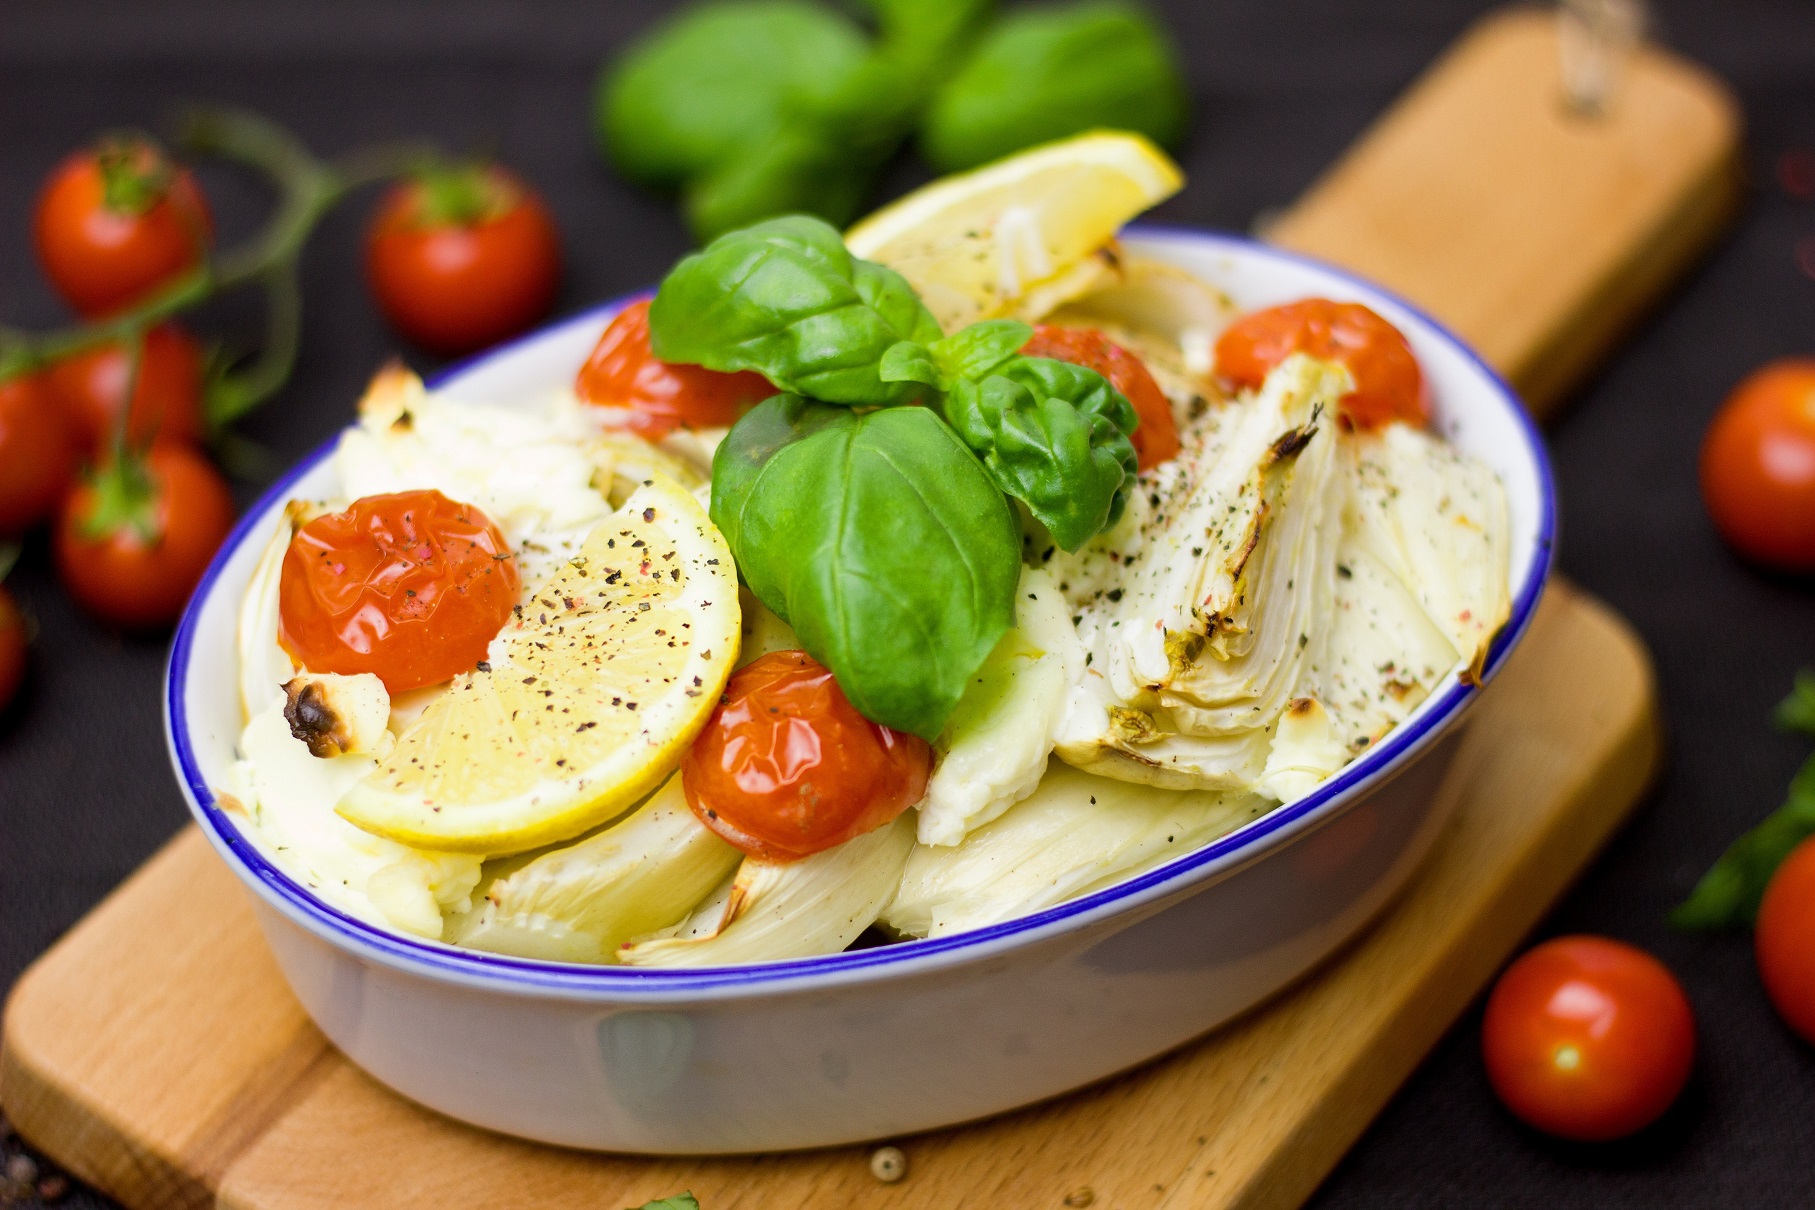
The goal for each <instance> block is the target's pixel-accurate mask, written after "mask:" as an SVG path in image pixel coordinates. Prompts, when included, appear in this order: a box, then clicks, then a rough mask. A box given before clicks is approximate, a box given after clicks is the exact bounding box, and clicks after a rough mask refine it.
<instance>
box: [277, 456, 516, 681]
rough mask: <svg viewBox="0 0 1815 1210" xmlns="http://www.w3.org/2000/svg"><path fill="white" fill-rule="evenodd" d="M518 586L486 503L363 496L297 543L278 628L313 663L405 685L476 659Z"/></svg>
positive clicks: (428, 496) (442, 675) (305, 531)
mask: <svg viewBox="0 0 1815 1210" xmlns="http://www.w3.org/2000/svg"><path fill="white" fill-rule="evenodd" d="M520 588H521V580H520V579H519V577H518V574H517V560H516V557H515V556H514V555H512V554H511V549H510V543H508V542H507V541H505V538H504V535H503V533H501V532H500V531H499V529H498V527H497V525H495V524H494V523H493V522H492V519H491V518H490V517H488V516H486V515H485V514H484V513H483V512H481V511H480V510H479V509H477V508H474V507H473V506H472V505H470V504H461V503H459V502H457V501H454V500H449V499H448V498H447V497H446V496H444V495H442V494H441V493H440V492H437V491H411V492H394V493H392V494H390V495H384V496H365V497H362V498H361V499H358V500H355V501H353V504H352V507H350V508H348V509H347V510H346V511H345V512H339V513H328V514H326V515H324V516H320V517H317V518H315V519H314V520H313V521H310V522H309V523H308V524H307V525H304V526H303V527H302V528H301V529H299V530H297V531H296V536H295V537H294V538H292V539H291V540H290V549H289V550H288V551H286V552H285V554H284V565H283V571H282V574H281V577H280V579H279V587H278V632H277V637H278V641H279V642H280V643H282V644H283V647H284V650H285V651H288V652H289V653H290V655H291V657H292V658H294V659H295V660H296V662H297V663H299V664H301V665H302V666H303V667H304V668H307V669H308V670H309V671H311V672H338V673H342V674H346V675H352V674H355V673H360V672H371V673H376V674H377V676H378V678H379V679H380V680H382V681H383V682H384V684H385V688H387V689H389V690H390V691H391V692H392V693H400V692H402V691H403V690H406V689H419V688H421V687H422V686H424V685H434V684H438V683H439V682H441V681H445V680H447V679H448V678H449V677H451V676H453V675H454V674H455V673H459V672H466V671H468V670H469V669H472V668H474V667H476V666H477V665H478V664H479V662H480V661H481V660H483V659H484V658H485V649H486V646H487V644H489V643H490V642H491V641H492V639H493V638H494V637H496V636H497V633H498V631H499V630H501V629H502V628H503V626H504V623H505V622H506V621H507V620H509V618H510V615H511V610H512V609H514V608H515V607H516V604H517V595H518V590H519V589H520Z"/></svg>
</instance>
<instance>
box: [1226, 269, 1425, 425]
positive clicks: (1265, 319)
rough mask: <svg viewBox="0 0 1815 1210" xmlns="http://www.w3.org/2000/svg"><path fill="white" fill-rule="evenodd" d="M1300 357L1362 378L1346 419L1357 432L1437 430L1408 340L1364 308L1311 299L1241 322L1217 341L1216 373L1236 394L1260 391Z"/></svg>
mask: <svg viewBox="0 0 1815 1210" xmlns="http://www.w3.org/2000/svg"><path fill="white" fill-rule="evenodd" d="M1294 353H1308V354H1310V355H1311V356H1312V357H1317V358H1323V359H1327V360H1330V361H1338V362H1341V363H1342V364H1343V365H1345V366H1347V367H1348V370H1349V373H1350V374H1351V375H1353V376H1354V378H1355V389H1354V390H1353V391H1350V392H1349V393H1348V394H1347V395H1345V396H1343V398H1342V413H1343V415H1344V416H1346V417H1347V418H1348V420H1349V422H1350V423H1351V424H1353V425H1355V426H1356V427H1357V428H1363V429H1371V428H1381V427H1384V426H1386V425H1388V424H1391V423H1392V422H1393V421H1395V420H1403V421H1405V422H1406V423H1407V424H1411V425H1418V426H1423V425H1425V424H1428V423H1429V422H1430V407H1429V404H1428V403H1427V401H1426V400H1425V395H1424V372H1423V371H1422V370H1420V369H1419V368H1418V359H1417V357H1416V356H1414V355H1413V353H1412V346H1411V345H1410V344H1408V343H1406V339H1405V335H1404V334H1403V333H1402V332H1400V331H1399V329H1398V328H1395V327H1394V326H1393V325H1392V324H1390V323H1388V322H1387V321H1386V320H1384V319H1382V318H1381V317H1380V316H1378V315H1376V314H1375V313H1374V312H1373V311H1371V310H1369V309H1368V308H1366V307H1364V306H1362V305H1361V304H1360V303H1339V302H1331V301H1330V300H1329V299H1327V298H1306V299H1301V300H1300V301H1298V302H1293V303H1286V304H1284V305H1282V306H1277V307H1267V308H1265V309H1263V310H1260V311H1252V312H1250V313H1248V314H1247V315H1244V316H1242V317H1241V318H1240V319H1238V320H1236V321H1235V322H1234V323H1232V324H1230V325H1229V326H1228V327H1227V328H1225V329H1223V334H1222V335H1221V336H1219V337H1218V338H1217V341H1216V372H1217V374H1218V375H1220V376H1221V377H1222V378H1223V379H1225V380H1226V381H1228V382H1229V383H1230V384H1231V385H1232V386H1237V387H1257V386H1259V385H1260V384H1261V383H1262V382H1264V381H1266V377H1267V374H1268V373H1269V372H1270V371H1271V370H1272V369H1273V367H1274V366H1276V365H1278V364H1279V363H1280V362H1282V361H1284V360H1285V359H1286V358H1288V357H1290V356H1291V355H1292V354H1294Z"/></svg>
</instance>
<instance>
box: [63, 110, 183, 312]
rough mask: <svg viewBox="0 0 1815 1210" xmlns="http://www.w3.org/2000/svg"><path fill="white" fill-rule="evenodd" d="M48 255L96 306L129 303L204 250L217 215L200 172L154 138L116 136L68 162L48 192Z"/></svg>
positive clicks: (84, 305) (68, 291)
mask: <svg viewBox="0 0 1815 1210" xmlns="http://www.w3.org/2000/svg"><path fill="white" fill-rule="evenodd" d="M32 230H33V236H34V239H35V242H36V244H37V248H38V260H39V262H40V263H41V264H43V266H44V272H45V274H46V275H47V276H48V277H49V278H50V281H51V284H52V285H53V286H55V287H56V288H57V292H58V293H60V294H61V295H63V297H64V298H65V299H66V300H68V302H69V305H70V306H72V307H74V308H75V309H76V310H78V311H80V312H81V313H82V314H84V315H87V316H91V317H92V316H101V315H108V314H111V313H114V312H117V311H122V310H124V309H126V308H127V307H129V306H131V305H132V304H133V303H135V302H138V301H140V300H141V299H143V298H145V297H146V296H147V295H149V294H152V293H154V292H155V291H156V290H157V289H158V287H160V286H163V285H165V284H167V283H169V282H170V281H171V280H172V279H174V278H177V277H180V276H181V275H182V274H183V273H184V272H185V271H187V270H189V269H191V268H193V267H194V266H195V265H196V264H197V263H199V262H200V261H201V259H202V255H203V253H204V252H205V251H206V250H207V247H208V244H209V241H210V240H211V239H212V238H213V234H214V220H213V219H212V217H211V216H210V215H209V213H208V203H207V202H206V201H205V200H203V198H202V191H201V189H200V188H198V187H197V185H196V183H195V178H194V177H192V176H190V174H189V172H188V170H187V169H183V168H179V167H177V166H176V165H175V164H173V163H171V162H170V158H169V157H168V156H167V155H165V154H164V151H163V149H162V148H160V147H158V146H157V145H156V144H155V143H152V142H150V141H149V140H146V139H139V138H125V139H110V140H106V141H104V142H102V143H101V144H100V145H98V146H96V147H93V148H89V149H87V150H83V151H78V152H76V153H75V154H74V155H71V156H70V157H69V158H68V159H66V160H64V161H63V163H62V164H60V165H58V167H57V168H56V170H55V171H53V172H52V173H51V175H50V178H49V180H47V181H46V182H45V184H44V189H43V192H42V193H40V194H39V195H38V209H37V213H36V216H35V218H34V220H33V224H32Z"/></svg>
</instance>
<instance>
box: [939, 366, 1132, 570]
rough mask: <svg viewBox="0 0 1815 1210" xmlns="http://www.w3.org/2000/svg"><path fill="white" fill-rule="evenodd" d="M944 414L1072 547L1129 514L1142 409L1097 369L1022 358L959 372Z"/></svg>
mask: <svg viewBox="0 0 1815 1210" xmlns="http://www.w3.org/2000/svg"><path fill="white" fill-rule="evenodd" d="M945 414H946V418H947V419H948V420H950V421H951V424H952V427H953V428H955V429H956V430H957V431H958V435H959V436H961V437H963V438H964V441H965V444H967V445H969V446H970V447H971V449H973V450H975V451H976V452H977V454H978V456H979V457H981V458H982V459H983V465H984V466H985V467H986V468H988V470H989V473H990V477H991V478H993V479H994V480H995V481H996V484H997V485H998V486H999V487H1001V489H1002V490H1003V491H1005V492H1007V493H1008V494H1009V495H1011V496H1013V497H1015V498H1016V499H1018V500H1020V501H1022V502H1023V503H1025V504H1026V505H1027V509H1028V511H1029V512H1031V513H1032V514H1033V515H1034V516H1035V517H1036V518H1038V519H1039V521H1040V523H1041V524H1042V525H1044V526H1046V528H1047V530H1048V531H1050V532H1051V534H1052V536H1053V539H1054V540H1055V541H1056V542H1058V544H1059V545H1060V546H1062V547H1064V548H1065V549H1066V550H1076V549H1077V548H1078V547H1080V546H1082V545H1083V544H1084V543H1085V542H1086V541H1088V540H1089V539H1090V538H1091V537H1092V536H1093V535H1095V534H1097V533H1099V532H1101V531H1102V530H1104V529H1106V528H1107V527H1109V526H1111V525H1114V524H1115V523H1116V522H1117V521H1118V520H1120V519H1121V516H1122V509H1123V507H1124V506H1125V505H1126V504H1127V502H1128V488H1129V485H1131V484H1132V483H1133V482H1134V475H1135V468H1136V464H1135V453H1134V445H1133V444H1132V443H1131V442H1130V441H1129V440H1128V435H1129V434H1130V433H1132V432H1134V426H1135V415H1134V408H1133V406H1132V405H1130V404H1129V402H1128V400H1126V399H1124V398H1123V397H1122V394H1121V392H1119V391H1117V390H1116V389H1115V388H1114V387H1112V386H1110V385H1109V382H1108V380H1106V379H1105V378H1104V377H1103V376H1102V375H1101V374H1098V373H1097V372H1096V371H1095V370H1090V369H1086V368H1085V367H1083V366H1076V365H1072V364H1071V363H1070V362H1066V361H1054V360H1052V359H1051V358H1047V357H1016V358H1014V359H1013V360H1011V361H1009V362H1008V363H1007V364H1006V365H1002V366H1000V367H998V368H997V369H996V370H995V371H994V372H992V373H990V374H988V375H987V376H986V377H984V378H983V379H982V380H981V381H975V380H972V379H964V378H961V379H958V380H956V381H954V382H953V383H952V388H951V393H950V395H949V396H948V397H947V398H946V402H945Z"/></svg>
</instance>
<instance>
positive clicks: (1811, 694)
mask: <svg viewBox="0 0 1815 1210" xmlns="http://www.w3.org/2000/svg"><path fill="white" fill-rule="evenodd" d="M1777 725H1778V726H1779V727H1781V728H1783V729H1784V730H1785V731H1801V732H1802V733H1803V734H1805V735H1815V672H1811V671H1809V670H1808V669H1807V668H1804V669H1803V670H1802V671H1801V672H1798V673H1797V674H1796V687H1795V688H1794V689H1792V690H1791V691H1790V696H1789V697H1786V698H1785V699H1784V700H1783V701H1781V702H1779V703H1777Z"/></svg>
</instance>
